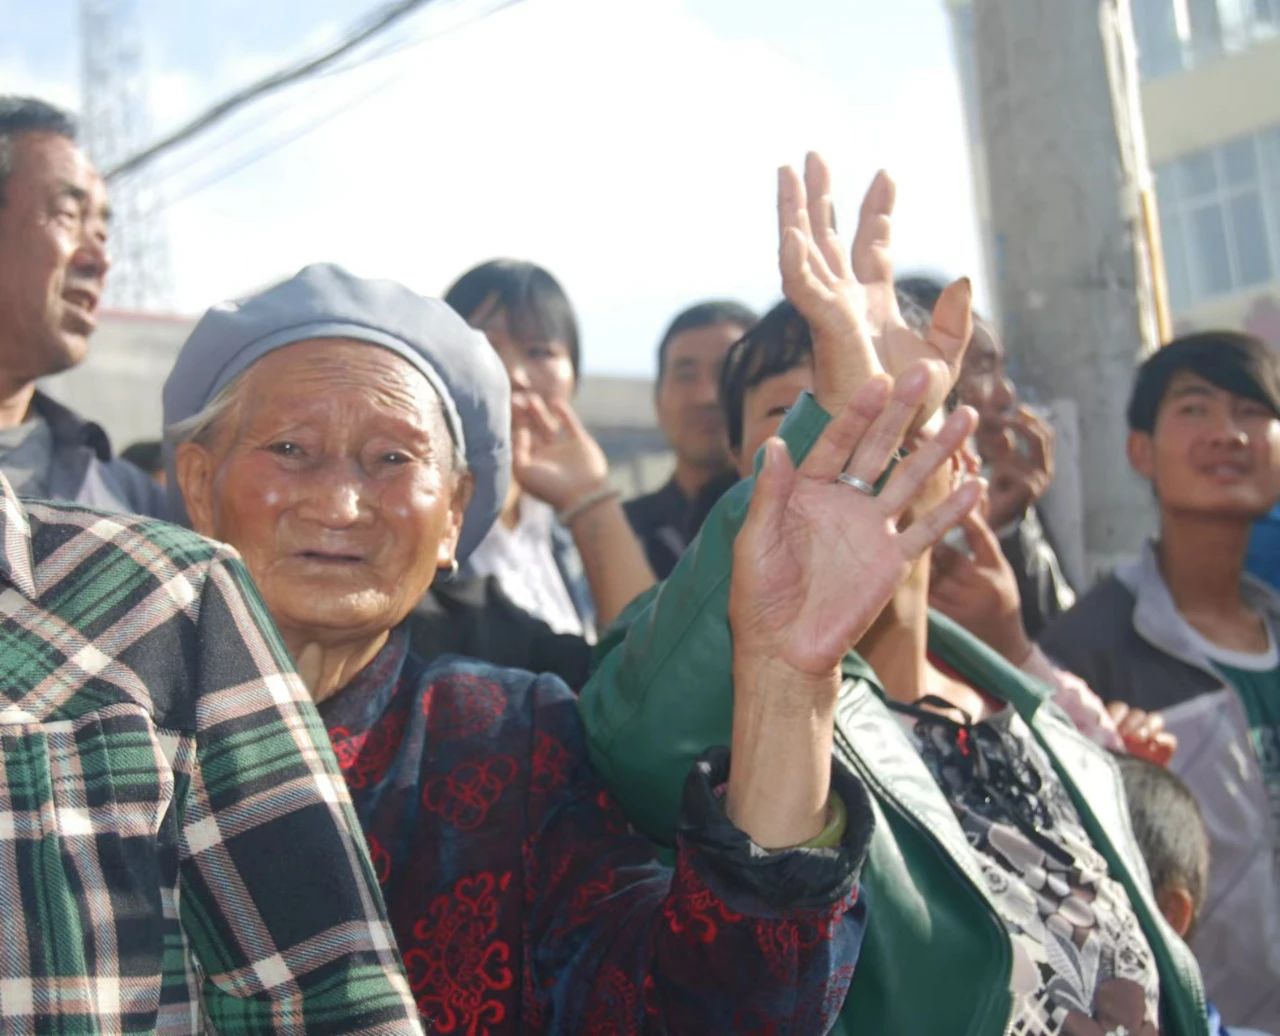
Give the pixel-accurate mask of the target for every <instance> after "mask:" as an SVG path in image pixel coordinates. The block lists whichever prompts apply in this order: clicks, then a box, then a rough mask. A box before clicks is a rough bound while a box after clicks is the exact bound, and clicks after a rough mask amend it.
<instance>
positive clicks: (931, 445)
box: [880, 407, 976, 515]
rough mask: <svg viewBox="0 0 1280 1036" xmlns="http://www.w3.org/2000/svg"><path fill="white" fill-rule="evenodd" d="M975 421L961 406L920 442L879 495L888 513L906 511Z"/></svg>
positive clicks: (964, 437) (959, 445)
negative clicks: (931, 436) (932, 434)
mask: <svg viewBox="0 0 1280 1036" xmlns="http://www.w3.org/2000/svg"><path fill="white" fill-rule="evenodd" d="M908 416H909V415H908ZM975 422H976V417H975V416H974V413H973V411H972V410H970V409H969V408H968V407H961V408H960V409H958V410H957V411H956V412H955V413H954V414H952V415H951V416H950V417H948V418H947V419H946V421H944V422H943V425H942V427H941V428H940V429H938V433H937V434H936V435H935V436H933V438H931V439H926V440H923V441H922V442H921V443H920V445H919V446H917V447H916V449H915V450H913V451H912V453H911V456H909V457H908V458H907V459H906V460H904V461H903V462H902V463H901V464H899V465H898V467H897V468H896V469H894V472H893V476H892V477H891V478H890V479H889V482H888V484H887V485H886V486H885V487H884V489H883V490H881V492H880V499H881V501H882V502H883V503H884V505H885V507H886V508H887V509H888V511H889V513H890V514H892V515H899V514H901V513H902V512H903V511H905V510H906V509H907V507H908V506H909V505H910V504H911V502H912V501H913V500H914V499H915V498H916V497H917V496H919V494H920V491H921V490H922V489H923V488H924V485H925V483H926V482H927V481H928V480H929V478H930V476H932V475H933V473H934V472H935V471H937V470H938V468H940V467H941V466H942V465H943V464H945V463H946V462H947V460H948V458H949V457H951V455H952V454H954V453H955V452H956V451H957V450H958V449H960V447H962V446H963V445H964V442H965V440H966V439H967V438H968V437H969V435H970V434H971V433H972V431H973V426H974V424H975Z"/></svg>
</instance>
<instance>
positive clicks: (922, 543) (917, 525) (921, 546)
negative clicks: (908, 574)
mask: <svg viewBox="0 0 1280 1036" xmlns="http://www.w3.org/2000/svg"><path fill="white" fill-rule="evenodd" d="M981 495H982V482H981V480H979V479H973V480H971V481H968V482H965V483H964V485H962V486H961V487H960V488H959V489H957V490H956V491H955V492H954V493H952V494H951V495H950V496H948V497H947V498H946V499H945V500H944V501H942V503H940V504H939V505H938V506H937V507H935V508H934V509H933V510H932V511H930V512H928V513H927V514H925V515H922V516H921V517H919V518H917V519H916V520H915V521H913V522H912V523H911V526H910V527H909V528H908V529H906V530H905V531H904V532H903V533H902V534H901V535H900V536H899V537H898V545H899V547H900V548H901V550H902V555H903V557H905V558H907V559H908V560H912V561H913V560H915V559H916V558H918V557H919V556H920V555H921V554H923V553H924V552H925V551H926V550H928V549H929V548H930V547H932V546H933V545H934V544H935V543H937V542H938V540H940V539H942V537H943V535H945V533H946V531H947V530H948V529H950V528H951V527H952V526H953V525H955V524H956V523H957V522H959V521H960V519H962V518H963V517H964V516H965V515H966V514H968V513H969V512H970V511H971V510H973V507H974V505H975V504H977V502H978V498H979V497H980V496H981Z"/></svg>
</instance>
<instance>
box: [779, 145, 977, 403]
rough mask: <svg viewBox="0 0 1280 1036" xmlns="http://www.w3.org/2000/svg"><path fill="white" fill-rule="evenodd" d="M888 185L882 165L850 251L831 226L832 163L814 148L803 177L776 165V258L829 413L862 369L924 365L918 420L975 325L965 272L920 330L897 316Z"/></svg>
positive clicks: (941, 391)
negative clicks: (808, 335) (804, 327)
mask: <svg viewBox="0 0 1280 1036" xmlns="http://www.w3.org/2000/svg"><path fill="white" fill-rule="evenodd" d="M893 203H894V185H893V181H892V180H891V179H890V178H889V176H888V174H887V173H885V172H883V171H882V172H879V173H877V174H876V177H875V179H874V180H872V182H871V186H870V188H868V190H867V194H866V197H865V198H864V199H863V202H862V208H861V210H860V212H859V214H858V229H857V232H856V234H855V235H854V240H853V249H852V253H851V254H849V255H847V254H846V251H845V248H844V245H843V243H842V241H841V239H840V235H839V234H838V233H837V231H836V224H835V212H834V207H833V205H832V201H831V173H830V171H829V169H828V168H827V165H826V163H825V162H823V160H822V158H821V157H820V156H819V155H817V154H814V153H810V154H809V155H808V156H807V158H806V160H805V169H804V179H803V180H802V179H801V178H800V176H799V175H798V174H797V173H796V172H795V170H794V169H791V168H790V167H783V168H782V169H780V170H779V171H778V266H779V270H780V271H781V273H782V288H783V291H784V293H785V294H786V296H787V298H788V299H789V300H790V301H791V303H792V304H793V305H794V306H795V307H796V309H797V310H798V311H799V313H800V315H801V316H803V317H804V318H805V320H806V321H807V322H808V324H809V329H810V331H811V332H812V335H813V352H814V375H815V376H814V382H815V394H816V396H817V399H818V402H819V403H821V404H822V406H823V407H825V408H826V410H827V411H828V412H829V413H835V412H836V411H837V410H839V409H840V407H841V406H843V404H844V402H845V401H846V400H847V399H848V398H849V397H850V396H851V395H852V394H853V392H854V391H855V390H856V389H857V387H858V386H859V385H862V384H863V383H864V382H865V381H866V379H867V378H869V377H871V376H872V375H873V374H877V373H882V372H883V373H888V374H889V375H890V376H891V377H894V378H897V377H899V376H901V375H902V374H903V373H904V372H905V371H906V370H908V369H909V368H911V367H913V366H919V365H923V367H924V369H925V370H926V372H927V378H928V385H927V387H926V390H925V392H924V396H923V398H922V399H921V403H920V407H919V410H918V411H917V415H916V418H915V421H914V424H916V425H918V424H921V423H923V421H924V420H927V419H928V417H929V416H930V415H931V414H933V413H934V411H936V410H937V409H938V407H939V406H940V405H941V404H942V401H943V400H944V399H945V398H946V396H947V394H948V393H949V392H950V391H951V388H952V386H953V385H954V384H955V381H956V378H957V377H958V376H959V373H960V363H961V361H962V360H963V359H964V350H965V347H966V346H967V345H968V343H969V336H970V332H971V330H972V314H971V311H970V301H971V300H970V295H971V293H970V287H969V282H968V280H967V279H962V280H959V281H956V282H954V283H953V284H951V285H949V286H948V287H947V289H946V290H945V291H944V292H943V293H942V296H941V298H939V300H938V303H937V305H936V306H935V307H934V310H933V317H932V324H931V326H930V327H929V330H928V331H927V332H926V333H925V334H924V335H920V334H917V333H916V332H915V331H914V330H912V329H911V328H910V327H909V326H908V325H907V323H906V321H905V320H904V319H903V317H902V312H901V310H900V309H899V306H898V298H897V294H896V292H895V290H894V283H893V263H892V260H891V258H890V254H889V251H890V240H891V234H890V231H891V217H892V214H893Z"/></svg>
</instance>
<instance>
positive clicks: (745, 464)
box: [733, 363, 813, 478]
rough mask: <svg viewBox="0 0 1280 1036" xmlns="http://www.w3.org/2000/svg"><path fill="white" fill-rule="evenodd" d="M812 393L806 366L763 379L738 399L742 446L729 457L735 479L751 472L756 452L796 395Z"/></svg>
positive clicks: (810, 370) (809, 368)
mask: <svg viewBox="0 0 1280 1036" xmlns="http://www.w3.org/2000/svg"><path fill="white" fill-rule="evenodd" d="M812 391H813V365H812V364H810V363H803V364H801V365H800V366H799V367H792V368H791V370H789V371H783V372H782V373H781V374H775V375H773V377H771V378H765V379H764V380H763V381H761V382H760V383H759V384H758V385H752V386H751V387H750V388H749V389H747V391H746V393H745V394H744V396H743V399H742V446H741V447H740V448H739V450H738V452H737V453H736V454H735V455H734V458H733V462H734V466H735V467H736V468H737V469H738V477H739V478H746V477H748V476H749V475H750V474H752V472H753V471H754V470H755V457H756V451H757V450H759V449H760V447H761V446H763V445H764V442H765V440H766V439H768V438H769V436H771V435H776V434H777V433H778V426H779V425H781V424H782V419H783V418H784V417H786V416H787V411H788V410H790V409H791V408H792V406H794V405H795V402H796V400H797V399H799V398H800V393H802V392H812Z"/></svg>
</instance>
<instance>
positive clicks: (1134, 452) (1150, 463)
mask: <svg viewBox="0 0 1280 1036" xmlns="http://www.w3.org/2000/svg"><path fill="white" fill-rule="evenodd" d="M1125 452H1126V453H1127V454H1128V455H1129V466H1130V467H1131V468H1133V470H1134V471H1136V472H1137V473H1138V474H1139V475H1141V476H1142V477H1143V478H1145V479H1146V480H1147V481H1148V482H1150V481H1151V480H1152V478H1153V476H1154V475H1155V440H1154V439H1152V437H1151V433H1150V432H1130V433H1129V439H1128V441H1127V443H1126V444H1125Z"/></svg>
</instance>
